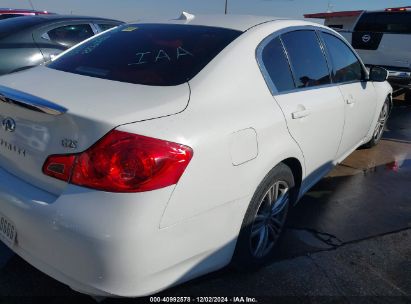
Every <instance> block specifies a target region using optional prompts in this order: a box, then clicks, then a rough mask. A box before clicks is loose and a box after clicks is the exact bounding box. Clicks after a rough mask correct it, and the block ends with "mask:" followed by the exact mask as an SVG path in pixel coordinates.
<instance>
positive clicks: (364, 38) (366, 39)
mask: <svg viewBox="0 0 411 304" xmlns="http://www.w3.org/2000/svg"><path fill="white" fill-rule="evenodd" d="M370 40H371V36H370V35H368V34H365V35H364V36H362V41H363V42H364V43H368V42H369V41H370Z"/></svg>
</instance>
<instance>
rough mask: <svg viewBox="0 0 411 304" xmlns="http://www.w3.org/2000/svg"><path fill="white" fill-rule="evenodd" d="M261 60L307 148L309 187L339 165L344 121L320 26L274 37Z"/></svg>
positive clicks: (292, 126)
mask: <svg viewBox="0 0 411 304" xmlns="http://www.w3.org/2000/svg"><path fill="white" fill-rule="evenodd" d="M288 59H289V60H288ZM261 60H262V62H263V64H264V68H265V70H266V74H267V75H266V79H267V78H268V79H269V81H268V84H269V86H270V87H271V88H272V93H273V95H274V98H275V100H276V101H277V103H278V104H279V106H280V107H281V109H282V111H283V113H284V116H285V119H286V121H287V126H288V129H289V132H290V134H291V136H292V137H293V138H294V140H295V141H296V142H297V143H298V145H299V146H300V148H301V150H302V151H303V154H304V158H305V166H306V173H307V178H306V180H305V183H306V184H305V186H307V187H309V186H310V185H311V184H313V183H314V182H316V181H317V180H318V179H319V178H321V177H322V176H323V175H324V174H325V173H326V172H327V171H329V170H330V169H331V168H332V166H333V161H334V160H335V157H336V154H337V151H338V146H339V144H340V140H341V137H342V132H343V126H344V102H343V99H342V97H341V93H340V91H339V89H338V87H337V86H334V85H332V84H331V79H330V73H329V68H328V65H327V61H326V58H325V55H324V53H323V50H322V48H321V46H320V43H319V39H318V36H317V34H316V32H315V31H314V30H299V31H293V32H289V33H285V34H282V35H281V37H278V38H275V39H273V40H271V41H270V42H269V43H268V44H267V45H266V46H265V47H264V49H263V51H262V52H261Z"/></svg>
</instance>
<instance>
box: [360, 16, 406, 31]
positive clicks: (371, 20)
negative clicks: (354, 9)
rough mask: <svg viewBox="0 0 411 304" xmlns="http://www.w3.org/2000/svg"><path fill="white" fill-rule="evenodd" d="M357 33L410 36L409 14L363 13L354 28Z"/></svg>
mask: <svg viewBox="0 0 411 304" xmlns="http://www.w3.org/2000/svg"><path fill="white" fill-rule="evenodd" d="M355 30H356V31H359V32H381V33H394V34H395V33H396V34H410V33H411V12H376V13H365V14H363V15H362V16H361V18H360V20H359V21H358V25H357V26H356V27H355Z"/></svg>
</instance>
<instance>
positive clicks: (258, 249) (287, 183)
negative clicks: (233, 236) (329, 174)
mask: <svg viewBox="0 0 411 304" xmlns="http://www.w3.org/2000/svg"><path fill="white" fill-rule="evenodd" d="M294 185H295V183H294V177H293V174H292V172H291V170H290V168H289V167H288V166H286V165H285V164H282V163H281V164H279V165H277V166H276V167H275V168H273V169H272V170H271V171H270V172H269V173H268V174H267V175H266V177H265V178H264V180H263V181H262V182H261V183H260V185H259V186H258V188H257V190H256V192H255V193H254V195H253V198H252V199H251V202H250V205H249V206H248V209H247V212H246V214H245V216H244V220H243V223H242V226H241V230H240V234H239V236H238V239H237V244H236V248H235V251H234V255H233V259H232V263H231V264H232V266H233V267H234V268H236V269H237V270H240V271H251V270H255V269H258V268H259V267H261V266H262V265H264V264H265V263H266V262H267V261H269V260H270V259H271V258H272V256H273V253H274V252H275V244H276V242H277V240H278V238H279V236H280V234H281V232H282V230H283V227H284V223H285V221H286V218H287V214H288V209H289V206H290V200H291V199H292V197H293V195H292V194H293V192H294ZM276 197H277V199H275V198H276ZM270 201H271V202H273V201H274V202H275V204H271V202H270Z"/></svg>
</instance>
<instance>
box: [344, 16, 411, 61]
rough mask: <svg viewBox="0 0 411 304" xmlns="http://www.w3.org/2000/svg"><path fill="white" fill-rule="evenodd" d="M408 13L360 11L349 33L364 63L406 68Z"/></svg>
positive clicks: (410, 30)
mask: <svg viewBox="0 0 411 304" xmlns="http://www.w3.org/2000/svg"><path fill="white" fill-rule="evenodd" d="M410 35H411V12H409V11H396V12H369V13H368V12H367V13H364V14H363V15H362V16H361V18H360V20H359V21H358V24H357V25H356V27H355V29H354V33H353V39H352V45H353V47H354V48H355V49H356V50H357V51H358V53H359V54H360V56H361V58H362V59H363V60H364V62H365V64H368V65H382V66H387V67H402V68H409V67H410V64H411V39H410V38H411V36H410Z"/></svg>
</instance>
